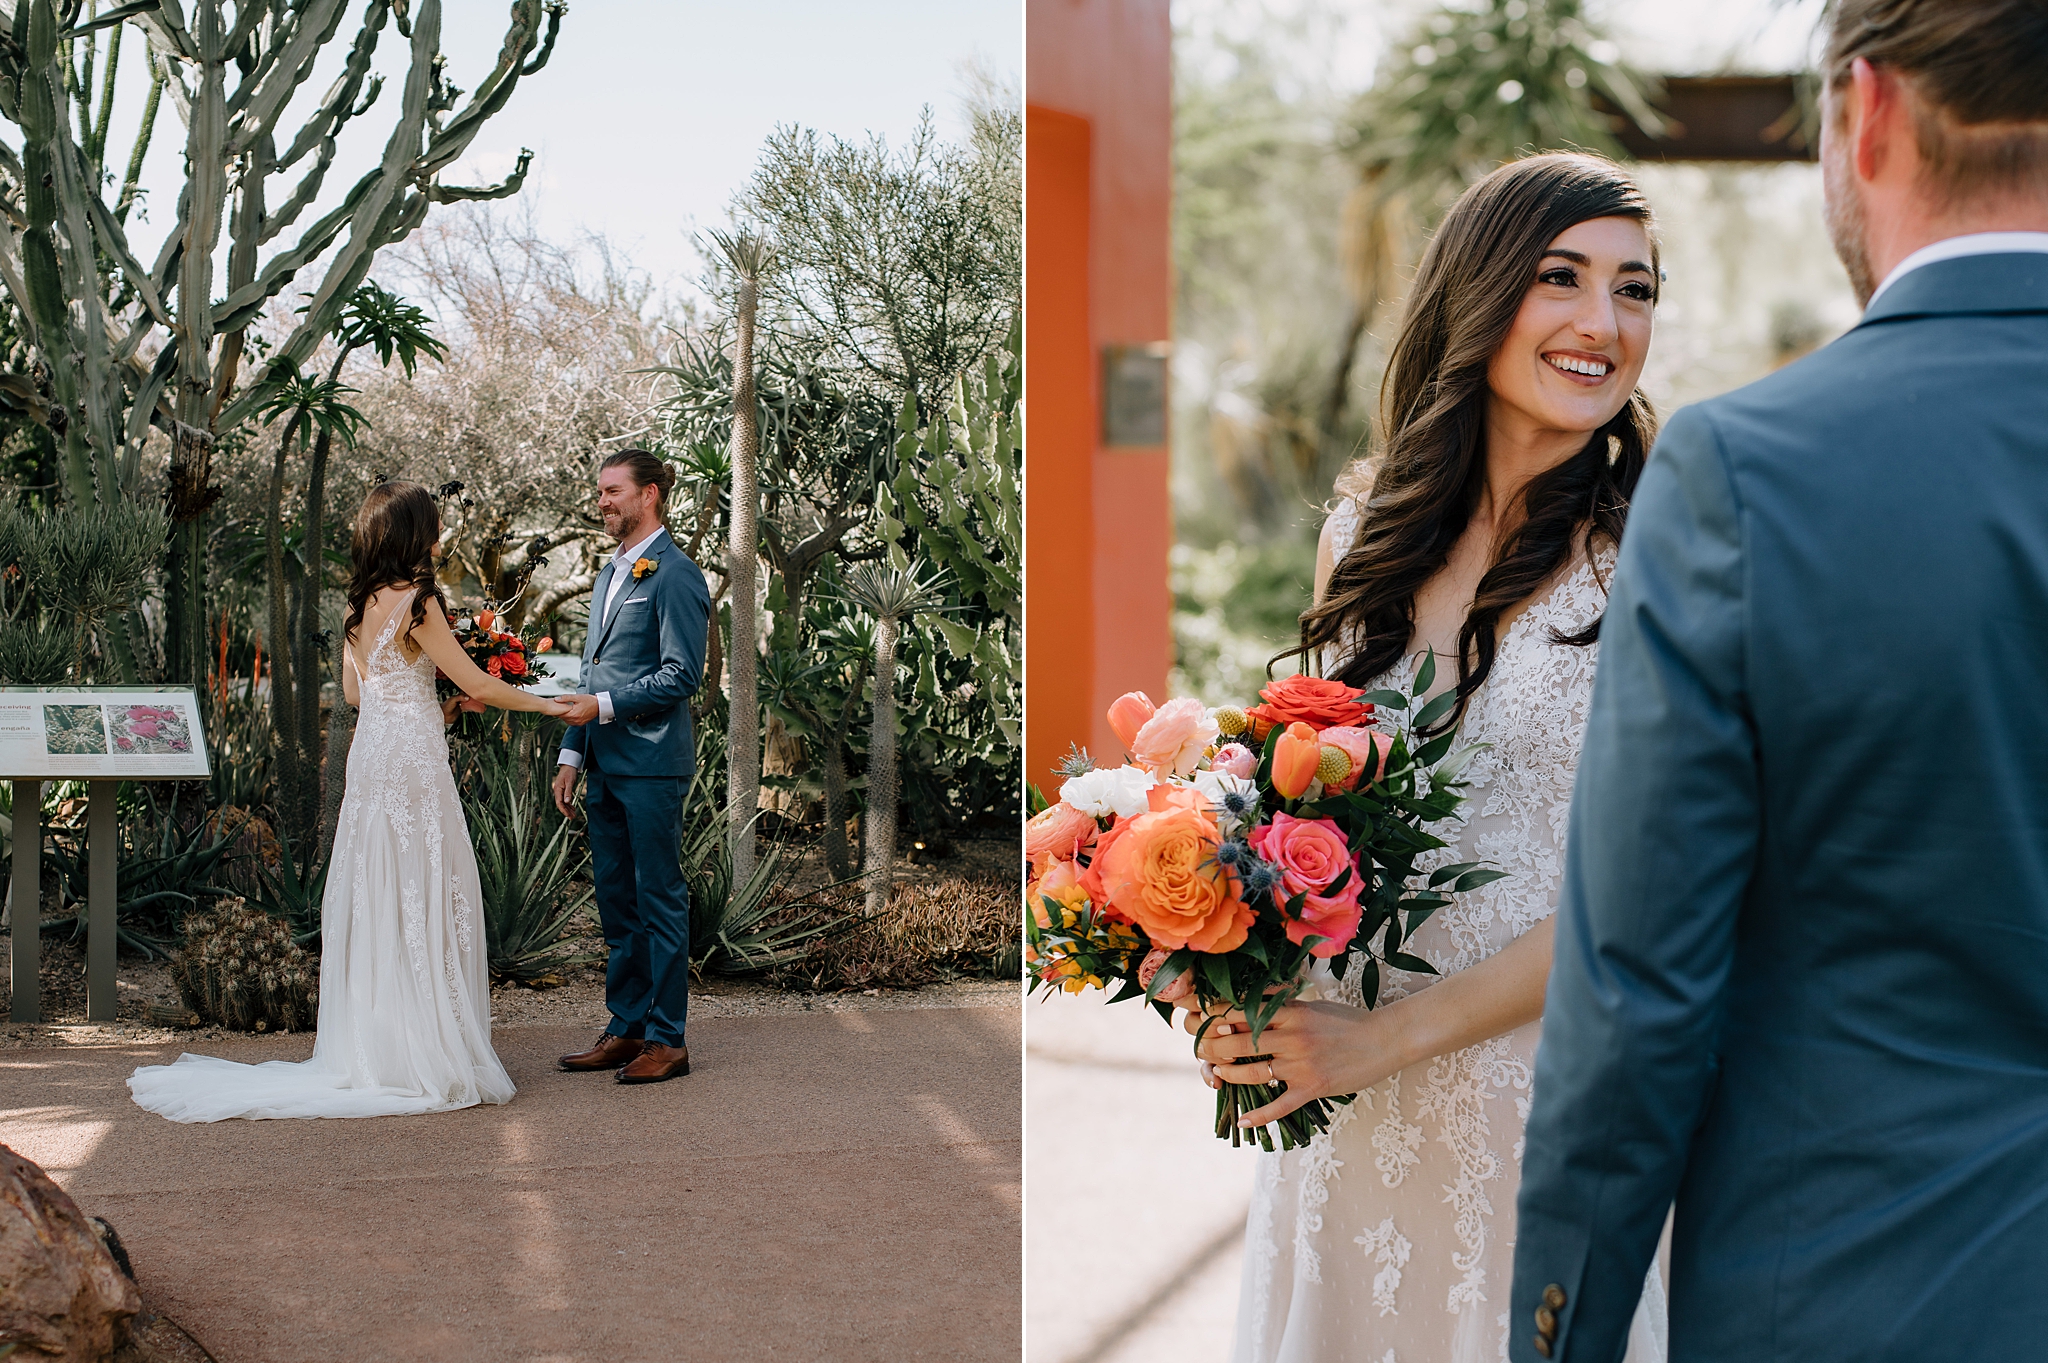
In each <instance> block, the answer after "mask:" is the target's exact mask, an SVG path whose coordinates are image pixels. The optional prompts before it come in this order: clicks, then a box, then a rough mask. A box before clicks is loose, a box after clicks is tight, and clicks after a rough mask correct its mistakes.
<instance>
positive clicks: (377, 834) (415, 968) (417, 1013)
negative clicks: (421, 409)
mask: <svg viewBox="0 0 2048 1363" xmlns="http://www.w3.org/2000/svg"><path fill="white" fill-rule="evenodd" d="M411 614H412V608H411V597H410V595H408V596H407V597H405V598H403V599H401V600H400V601H399V603H398V605H397V607H396V608H395V609H394V610H393V611H392V612H391V617H390V619H389V620H388V621H387V622H386V623H385V625H384V627H383V629H382V630H381V631H379V633H378V636H377V640H376V642H375V644H373V645H372V646H371V648H370V651H369V653H368V654H367V655H366V657H365V660H364V668H363V671H362V673H361V675H360V677H359V680H360V684H361V697H362V707H361V714H360V716H359V717H358V719H357V722H356V732H355V740H354V742H353V744H352V745H351V746H350V748H349V754H348V785H347V788H346V794H345V795H344V797H343V799H342V804H341V823H340V826H339V829H338V830H337V833H336V836H335V840H334V855H333V857H332V859H331V860H330V861H329V863H328V872H327V890H326V894H325V896H324V898H323V900H322V902H321V908H320V936H321V951H320V1013H319V1023H318V1032H317V1034H316V1038H315V1041H314V1046H313V1057H312V1059H310V1060H307V1061H304V1062H302V1063H293V1062H291V1061H284V1060H272V1061H266V1062H264V1063H262V1064H258V1065H243V1064H238V1063H236V1062H234V1061H230V1060H221V1059H218V1058H215V1057H212V1056H203V1055H181V1056H179V1057H178V1059H177V1061H176V1063H174V1064H170V1065H149V1066H145V1067H143V1068H141V1069H138V1070H137V1071H135V1073H134V1075H133V1076H131V1077H130V1078H129V1080H128V1088H129V1091H130V1092H131V1093H132V1094H133V1095H134V1097H135V1101H136V1102H137V1103H139V1104H141V1105H142V1106H143V1107H145V1108H148V1109H149V1110H150V1111H152V1112H157V1113H161V1114H162V1115H163V1116H165V1117H168V1118H170V1119H171V1120H172V1121H177V1122H214V1121H220V1120H223V1119H224V1118H229V1117H380V1116H392V1115H399V1114H405V1113H418V1112H445V1111H448V1110H450V1109H453V1108H462V1107H471V1106H474V1105H475V1104H478V1103H503V1102H506V1101H508V1100H509V1099H510V1098H511V1097H512V1092H513V1089H512V1080H511V1078H510V1077H509V1076H508V1075H507V1074H506V1073H505V1068H504V1066H503V1065H501V1064H499V1063H498V1057H497V1055H496V1053H495V1052H493V1051H492V1049H491V1014H490V1007H491V996H490V981H489V978H488V971H487V969H486V957H485V943H484V926H483V922H482V919H481V916H480V913H479V905H480V903H481V901H482V894H481V891H480V888H479V885H478V881H477V869H476V854H475V853H474V851H473V850H472V849H471V847H470V841H469V826H468V824H467V823H465V822H464V820H463V815H462V805H461V802H460V801H459V799H458V798H457V796H456V793H455V780H454V777H453V775H452V774H451V773H450V771H449V768H448V740H447V736H446V733H445V731H444V730H443V727H442V724H441V709H440V705H439V704H438V703H437V701H436V700H435V697H434V664H433V661H432V660H431V659H430V658H428V657H426V656H425V655H424V654H422V655H421V656H420V657H418V658H416V659H414V660H413V661H412V662H407V661H406V660H405V656H404V654H403V652H402V651H401V650H400V648H399V646H398V644H397V634H398V627H399V623H400V621H401V620H402V619H409V618H410V617H411ZM350 665H351V666H353V665H354V658H353V655H351V657H350Z"/></svg>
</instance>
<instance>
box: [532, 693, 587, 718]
mask: <svg viewBox="0 0 2048 1363" xmlns="http://www.w3.org/2000/svg"><path fill="white" fill-rule="evenodd" d="M575 700H576V698H575V697H574V696H549V697H547V698H546V699H545V700H544V701H543V703H542V706H541V713H542V714H544V715H549V716H552V717H553V718H555V719H566V720H568V721H569V722H570V723H571V724H575V723H578V722H579V721H578V720H576V719H574V718H572V716H573V715H575V713H576V706H575V703H574V702H575Z"/></svg>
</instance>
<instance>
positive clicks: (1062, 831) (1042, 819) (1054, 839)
mask: <svg viewBox="0 0 2048 1363" xmlns="http://www.w3.org/2000/svg"><path fill="white" fill-rule="evenodd" d="M1099 831H1100V830H1098V829H1097V828H1096V826H1095V820H1094V819H1093V818H1092V817H1091V816H1089V815H1088V814H1086V813H1084V812H1083V811H1081V810H1078V809H1076V808H1074V807H1073V806H1072V805H1070V804H1068V803H1067V802H1066V801H1065V800H1062V801H1060V802H1059V803H1058V804H1056V805H1050V806H1048V807H1047V808H1045V809H1042V810H1040V811H1039V812H1038V813H1036V814H1034V815H1032V816H1031V821H1030V822H1029V823H1027V824H1025V825H1024V855H1025V856H1026V857H1027V858H1029V859H1030V862H1031V874H1032V875H1034V876H1042V875H1044V874H1045V873H1046V871H1047V870H1048V869H1050V867H1051V866H1052V864H1053V863H1054V862H1056V861H1072V860H1073V859H1074V858H1075V857H1078V856H1079V855H1080V854H1081V853H1082V852H1084V851H1086V850H1087V849H1088V848H1090V847H1093V846H1094V845H1095V835H1096V833H1097V832H1099Z"/></svg>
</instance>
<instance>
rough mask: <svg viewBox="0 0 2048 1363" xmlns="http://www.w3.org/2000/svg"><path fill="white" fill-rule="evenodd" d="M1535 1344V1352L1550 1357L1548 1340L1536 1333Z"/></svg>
mask: <svg viewBox="0 0 2048 1363" xmlns="http://www.w3.org/2000/svg"><path fill="white" fill-rule="evenodd" d="M1535 1344H1536V1352H1537V1353H1539V1354H1542V1355H1543V1356H1544V1357H1545V1358H1548V1357H1550V1341H1549V1340H1547V1339H1545V1338H1544V1337H1543V1336H1542V1335H1538V1336H1536V1340H1535Z"/></svg>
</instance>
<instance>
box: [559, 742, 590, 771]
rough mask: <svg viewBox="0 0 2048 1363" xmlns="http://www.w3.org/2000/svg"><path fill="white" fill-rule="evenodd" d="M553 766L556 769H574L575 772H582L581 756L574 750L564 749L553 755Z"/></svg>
mask: <svg viewBox="0 0 2048 1363" xmlns="http://www.w3.org/2000/svg"><path fill="white" fill-rule="evenodd" d="M555 765H556V766H558V767H574V768H575V769H576V770H578V771H582V770H583V754H582V753H580V752H577V751H576V750H575V749H574V748H564V749H562V751H561V752H559V753H557V754H556V755H555Z"/></svg>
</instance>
